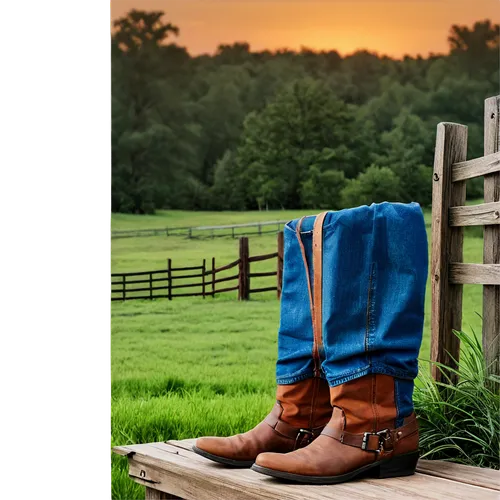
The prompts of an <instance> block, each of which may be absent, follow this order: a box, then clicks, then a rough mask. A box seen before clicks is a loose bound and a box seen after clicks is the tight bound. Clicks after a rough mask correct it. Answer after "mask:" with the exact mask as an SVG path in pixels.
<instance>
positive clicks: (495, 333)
mask: <svg viewBox="0 0 500 500" xmlns="http://www.w3.org/2000/svg"><path fill="white" fill-rule="evenodd" d="M499 126H500V96H496V97H490V98H489V99H486V100H485V102H484V154H485V156H486V155H489V154H491V153H496V152H497V151H499V150H500V131H499ZM495 201H500V172H495V173H493V174H488V175H485V176H484V203H491V202H495ZM483 245H484V249H483V263H484V264H500V226H499V225H490V226H485V227H484V243H483ZM499 335H500V286H495V285H484V286H483V351H484V356H485V360H486V366H487V368H488V371H489V372H490V373H492V374H495V375H500V360H499V356H500V346H499Z"/></svg>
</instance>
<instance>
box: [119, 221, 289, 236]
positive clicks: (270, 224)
mask: <svg viewBox="0 0 500 500" xmlns="http://www.w3.org/2000/svg"><path fill="white" fill-rule="evenodd" d="M287 222H288V221H286V220H276V221H266V222H250V223H246V224H233V225H229V226H198V227H170V228H169V227H165V228H156V229H130V230H127V231H112V232H111V238H135V237H141V236H184V237H185V238H190V239H191V238H193V239H194V238H200V239H201V238H221V237H231V238H239V237H241V236H251V235H259V236H260V235H263V234H276V233H279V232H280V231H281V229H282V228H283V226H284V225H285V224H286V223H287Z"/></svg>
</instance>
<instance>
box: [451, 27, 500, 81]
mask: <svg viewBox="0 0 500 500" xmlns="http://www.w3.org/2000/svg"><path fill="white" fill-rule="evenodd" d="M499 30H500V26H499V25H498V24H493V23H492V22H491V21H490V20H485V21H478V22H476V23H474V25H473V27H472V28H469V27H468V26H459V25H456V24H454V25H453V26H452V27H451V29H450V35H449V36H448V42H449V44H450V49H451V55H452V56H455V57H456V58H457V59H458V60H459V63H460V64H461V65H462V66H463V67H464V68H465V69H466V71H467V72H468V74H469V76H472V77H476V78H478V77H479V76H480V75H485V76H489V74H488V73H487V71H488V68H492V67H493V66H494V67H497V68H498V48H499V43H500V35H499V33H500V32H499Z"/></svg>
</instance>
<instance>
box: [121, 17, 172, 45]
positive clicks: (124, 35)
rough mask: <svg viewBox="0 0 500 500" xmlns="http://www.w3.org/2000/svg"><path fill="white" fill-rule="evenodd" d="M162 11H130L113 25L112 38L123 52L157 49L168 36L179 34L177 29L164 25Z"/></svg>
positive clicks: (167, 24) (169, 24)
mask: <svg viewBox="0 0 500 500" xmlns="http://www.w3.org/2000/svg"><path fill="white" fill-rule="evenodd" d="M164 15H165V13H164V12H163V11H150V12H148V11H145V10H137V9H132V10H131V11H129V12H128V13H127V15H125V16H123V17H120V18H119V19H117V20H116V21H115V22H114V23H113V27H114V31H113V38H114V40H115V42H116V43H117V45H118V47H119V48H120V49H121V50H123V51H126V52H128V51H130V52H136V51H138V50H140V49H144V48H151V47H154V48H158V47H159V46H160V45H161V44H162V43H163V41H164V40H166V39H167V37H168V36H169V35H170V34H175V35H178V34H179V28H178V27H177V26H174V25H173V24H171V23H166V24H165V23H164V22H163V21H162V17H163V16H164Z"/></svg>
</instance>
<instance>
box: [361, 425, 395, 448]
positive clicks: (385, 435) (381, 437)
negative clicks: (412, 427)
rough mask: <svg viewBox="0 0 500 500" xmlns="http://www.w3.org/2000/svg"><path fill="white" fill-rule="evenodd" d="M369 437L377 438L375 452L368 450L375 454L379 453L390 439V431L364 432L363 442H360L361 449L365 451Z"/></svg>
mask: <svg viewBox="0 0 500 500" xmlns="http://www.w3.org/2000/svg"><path fill="white" fill-rule="evenodd" d="M370 436H378V449H376V450H368V451H374V452H375V453H380V452H381V451H382V450H383V449H384V443H385V442H386V441H387V440H388V439H389V438H390V436H391V431H390V429H384V430H382V431H378V432H364V433H363V441H362V442H361V449H362V450H366V448H367V447H368V440H369V439H370Z"/></svg>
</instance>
